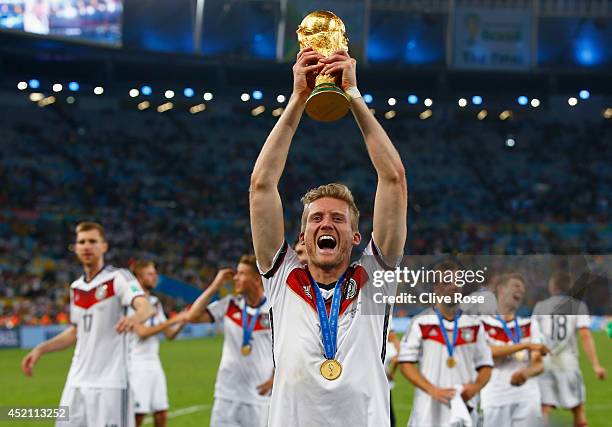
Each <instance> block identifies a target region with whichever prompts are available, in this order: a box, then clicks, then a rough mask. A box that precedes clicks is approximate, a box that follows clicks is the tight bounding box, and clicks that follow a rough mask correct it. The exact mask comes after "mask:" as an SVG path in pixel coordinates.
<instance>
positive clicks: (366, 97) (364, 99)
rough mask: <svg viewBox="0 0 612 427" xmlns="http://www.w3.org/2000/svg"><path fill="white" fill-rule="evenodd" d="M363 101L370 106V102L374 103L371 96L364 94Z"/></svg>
mask: <svg viewBox="0 0 612 427" xmlns="http://www.w3.org/2000/svg"><path fill="white" fill-rule="evenodd" d="M363 101H364V102H365V103H366V104H371V103H372V101H374V97H373V96H372V95H370V94H369V93H366V94H365V95H363Z"/></svg>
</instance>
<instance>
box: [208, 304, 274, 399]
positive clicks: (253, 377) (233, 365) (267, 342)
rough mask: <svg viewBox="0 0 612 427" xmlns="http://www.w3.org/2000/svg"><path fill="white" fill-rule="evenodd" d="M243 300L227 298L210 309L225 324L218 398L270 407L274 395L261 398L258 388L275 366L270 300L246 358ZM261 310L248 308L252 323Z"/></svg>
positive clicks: (262, 313) (262, 311)
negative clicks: (256, 313)
mask: <svg viewBox="0 0 612 427" xmlns="http://www.w3.org/2000/svg"><path fill="white" fill-rule="evenodd" d="M244 304H246V301H245V300H244V298H242V297H235V296H227V297H225V298H222V299H220V300H219V301H215V302H213V303H211V304H209V305H208V307H206V309H207V310H208V312H209V313H210V316H211V317H212V318H213V319H214V321H215V322H217V323H220V322H221V321H222V322H223V332H224V335H225V337H224V341H223V353H222V355H221V364H220V365H219V371H218V372H217V380H216V382H215V398H217V399H227V400H232V401H238V402H243V403H248V404H262V403H264V404H268V403H269V402H270V396H261V395H260V394H259V393H258V392H257V386H259V385H261V384H263V383H265V382H266V381H268V380H269V379H270V377H271V376H272V373H273V372H274V365H273V364H272V331H271V329H270V314H269V311H270V306H269V304H268V301H266V302H265V303H264V305H263V306H262V307H261V308H260V310H259V318H258V319H257V323H256V324H255V327H254V329H253V333H252V335H251V341H250V344H251V353H250V354H249V355H247V356H243V355H242V353H241V348H242V336H243V329H242V309H243V307H244ZM256 311H257V308H255V307H251V306H248V305H247V316H248V324H250V322H251V320H252V318H253V316H254V315H255V312H256Z"/></svg>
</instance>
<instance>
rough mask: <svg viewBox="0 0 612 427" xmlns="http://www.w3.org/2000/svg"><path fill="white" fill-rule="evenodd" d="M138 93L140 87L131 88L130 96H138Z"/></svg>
mask: <svg viewBox="0 0 612 427" xmlns="http://www.w3.org/2000/svg"><path fill="white" fill-rule="evenodd" d="M138 95H139V92H138V89H130V98H136V97H137V96H138Z"/></svg>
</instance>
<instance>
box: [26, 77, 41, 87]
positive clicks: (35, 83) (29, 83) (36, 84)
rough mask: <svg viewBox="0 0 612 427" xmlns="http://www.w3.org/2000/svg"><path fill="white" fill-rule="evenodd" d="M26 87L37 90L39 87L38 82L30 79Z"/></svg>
mask: <svg viewBox="0 0 612 427" xmlns="http://www.w3.org/2000/svg"><path fill="white" fill-rule="evenodd" d="M28 86H30V89H38V88H39V87H40V82H39V81H38V80H36V79H31V80H30V81H29V82H28Z"/></svg>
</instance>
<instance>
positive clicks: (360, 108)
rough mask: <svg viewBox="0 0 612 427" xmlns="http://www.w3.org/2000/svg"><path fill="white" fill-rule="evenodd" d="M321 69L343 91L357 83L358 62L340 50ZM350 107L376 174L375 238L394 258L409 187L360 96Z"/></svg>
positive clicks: (401, 247)
mask: <svg viewBox="0 0 612 427" xmlns="http://www.w3.org/2000/svg"><path fill="white" fill-rule="evenodd" d="M321 62H323V63H325V64H326V65H325V67H324V68H323V70H322V71H321V72H322V73H326V74H330V75H336V76H337V82H338V84H340V86H341V87H342V89H343V90H344V91H345V92H347V91H348V92H349V93H350V92H352V91H351V89H352V88H356V87H357V73H356V66H357V62H356V61H355V60H354V59H353V58H351V57H350V56H349V54H348V53H347V52H345V51H343V50H340V51H338V52H336V53H335V54H334V55H332V56H330V57H329V58H324V59H322V60H321ZM351 98H352V100H351V110H352V112H353V116H354V117H355V120H356V121H357V124H358V125H359V129H361V133H362V135H363V139H364V141H365V144H366V147H367V150H368V154H369V156H370V160H371V161H372V164H373V166H374V169H376V173H377V175H378V186H377V188H376V198H375V200H374V224H373V235H374V240H375V242H376V244H377V246H378V248H379V249H380V251H381V252H382V254H381V255H382V256H383V259H386V260H395V259H397V258H398V257H400V256H401V255H403V252H404V244H405V242H406V216H407V209H408V191H407V186H406V176H405V170H404V165H403V164H402V160H401V158H400V156H399V153H398V152H397V150H396V149H395V147H394V146H393V143H392V142H391V140H390V139H389V137H388V136H387V133H386V132H385V130H384V129H383V127H382V126H381V125H380V123H378V120H376V118H375V117H374V115H373V114H372V113H371V112H370V110H369V108H368V107H367V105H366V103H365V102H364V101H363V98H361V97H354V95H351Z"/></svg>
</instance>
